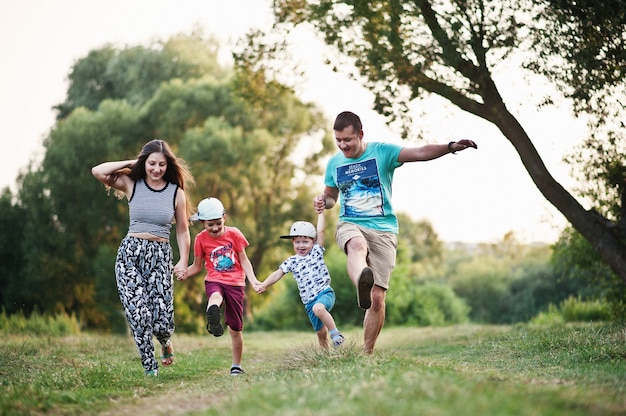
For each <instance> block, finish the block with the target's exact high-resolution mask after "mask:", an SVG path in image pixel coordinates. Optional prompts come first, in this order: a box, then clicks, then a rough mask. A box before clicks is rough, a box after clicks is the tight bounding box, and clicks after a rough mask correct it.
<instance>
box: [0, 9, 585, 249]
mask: <svg viewBox="0 0 626 416" xmlns="http://www.w3.org/2000/svg"><path fill="white" fill-rule="evenodd" d="M270 23H271V14H270V9H269V3H268V2H265V1H262V0H229V1H219V2H218V1H214V0H176V1H173V0H132V1H128V0H109V1H106V2H101V1H86V0H21V1H19V2H18V1H10V0H0V56H1V57H2V66H0V91H2V93H1V95H0V126H1V127H2V134H3V137H2V144H3V151H2V152H0V162H1V163H2V166H3V168H4V169H3V170H4V174H3V175H2V177H1V179H0V187H6V186H11V187H12V188H14V184H15V179H16V177H17V175H18V172H19V171H20V170H21V169H23V168H25V167H26V166H27V164H28V163H29V161H30V160H38V159H39V158H40V157H41V152H42V141H43V139H44V137H45V136H46V135H47V133H48V132H49V131H50V128H51V127H52V126H53V125H54V117H55V113H54V112H53V111H52V106H54V105H56V104H59V103H61V102H63V100H64V98H65V92H66V90H67V75H68V74H69V72H70V70H71V66H72V65H73V64H74V63H75V62H76V61H77V60H78V59H80V58H82V57H84V56H85V55H86V54H87V53H88V52H89V51H90V50H92V49H95V48H98V47H101V46H103V45H104V44H105V43H112V44H114V45H116V46H119V47H123V46H126V45H137V44H146V43H148V42H149V41H150V40H152V39H155V38H159V39H166V38H167V37H169V36H171V35H173V34H175V33H180V32H186V33H189V32H190V31H191V30H193V29H194V28H195V27H201V28H203V29H204V31H205V33H206V34H210V35H214V36H216V37H218V38H220V39H221V41H222V42H223V47H224V48H225V49H226V50H225V52H227V51H228V49H227V47H228V45H229V44H230V43H231V42H232V41H234V40H235V39H236V38H237V37H238V36H241V35H243V34H244V33H245V32H246V31H247V30H248V29H249V28H250V27H253V26H254V27H260V28H268V27H269V24H270ZM294 42H297V43H298V49H299V50H301V51H306V55H305V56H303V57H302V59H303V60H304V61H305V62H306V63H307V67H306V68H305V69H306V76H307V81H306V83H305V84H304V85H303V86H302V88H301V91H300V95H301V99H303V100H304V101H309V102H315V103H317V104H318V105H319V106H320V107H321V108H322V109H323V110H324V112H325V114H326V116H327V117H328V119H329V127H328V128H329V130H330V129H331V128H332V120H333V119H334V117H335V116H336V115H337V114H338V113H339V112H341V111H344V110H351V111H354V112H355V113H357V114H359V115H360V116H361V119H362V121H363V125H364V126H363V129H364V132H365V139H366V140H369V141H374V140H382V141H394V142H400V141H399V138H398V134H396V133H395V132H393V131H391V130H389V129H388V128H387V127H386V126H385V122H384V119H383V118H382V117H380V116H378V115H376V114H375V113H374V112H373V111H372V110H371V106H372V101H373V97H372V95H371V94H370V93H369V92H368V91H366V90H364V89H363V88H361V87H360V86H359V85H357V84H355V83H354V82H351V81H348V80H346V79H344V78H343V77H342V76H340V75H337V74H334V73H332V72H331V71H330V70H328V69H327V68H325V67H323V65H322V64H321V62H322V61H323V56H322V48H321V46H320V45H319V43H316V42H314V41H313V40H312V37H311V36H310V35H307V34H306V33H304V34H301V35H299V37H298V38H296V39H295V40H294ZM303 44H306V47H302V45H303ZM509 76H510V75H509V71H507V73H506V74H501V75H500V76H499V78H498V79H500V78H502V79H503V80H504V81H506V82H502V83H501V84H499V87H500V89H501V92H502V94H503V96H504V97H505V101H506V102H507V106H508V108H509V109H510V110H511V111H512V112H513V113H514V114H515V115H516V116H517V117H518V120H519V121H520V122H521V124H522V126H524V128H525V129H526V131H527V132H528V134H529V135H530V137H531V139H532V140H533V142H534V143H535V146H536V147H537V149H538V150H539V153H540V154H541V156H542V157H543V158H544V162H545V164H546V166H547V167H548V169H549V170H550V171H551V173H552V175H554V176H555V177H556V178H557V180H558V181H560V182H561V184H562V185H563V186H565V187H566V189H571V187H572V186H573V180H572V179H571V178H570V176H569V168H568V167H567V166H565V165H564V164H562V162H561V159H562V157H563V155H564V154H565V152H566V151H569V150H570V149H571V146H572V144H574V143H577V142H579V141H580V139H581V138H582V137H583V135H584V130H585V126H584V123H582V122H581V121H577V120H575V119H573V118H572V117H571V116H570V115H569V113H568V111H567V110H565V109H561V110H557V109H554V108H548V109H542V110H541V111H538V110H537V109H536V108H535V105H534V103H536V102H538V101H539V99H540V96H541V91H540V89H541V88H537V86H536V85H535V84H533V85H532V86H528V85H527V84H524V82H523V80H522V79H520V78H519V77H512V79H508V78H506V77H509ZM531 87H532V88H531ZM529 91H535V92H536V94H529V93H528V92H529ZM416 106H417V107H419V108H420V109H421V110H422V111H424V110H425V111H426V114H425V115H424V116H420V117H419V118H417V119H416V120H415V122H416V123H420V125H423V126H426V130H427V131H428V132H429V133H428V135H427V137H426V140H425V141H410V142H404V144H405V145H413V144H415V145H420V144H425V143H447V142H448V141H451V140H459V139H461V138H468V139H472V140H474V141H476V142H477V143H478V146H479V148H478V150H477V151H475V150H473V149H468V150H466V151H464V152H461V153H459V154H458V155H448V156H444V157H442V158H440V159H438V160H435V161H430V162H422V163H412V164H406V165H405V166H403V167H401V168H400V169H398V170H397V171H396V180H395V186H394V204H395V207H396V210H397V211H402V212H406V213H408V214H410V215H411V216H412V217H413V218H414V219H416V220H421V219H426V220H429V221H430V222H431V223H432V224H433V226H434V228H435V231H436V232H437V233H438V235H439V238H440V239H441V240H443V241H449V242H451V241H463V242H489V243H496V242H498V241H500V240H501V239H502V237H503V236H504V235H505V234H506V233H507V232H510V231H513V232H514V233H515V235H516V237H517V238H518V239H519V240H520V241H523V242H533V241H543V242H553V241H555V240H556V238H558V235H559V232H560V230H561V229H562V227H563V226H564V224H565V220H564V218H563V216H562V215H561V214H560V213H559V212H558V211H556V209H554V208H553V207H552V206H551V205H550V204H549V203H548V202H547V201H546V200H545V198H543V196H542V195H541V194H540V193H539V191H538V189H537V188H536V187H535V185H534V183H533V182H532V180H531V179H530V176H529V175H528V174H527V172H526V171H525V170H524V168H523V166H522V163H521V161H520V159H519V156H518V155H517V153H516V152H515V151H514V149H513V147H512V146H511V145H510V144H509V142H508V141H507V140H506V139H505V138H504V137H503V136H502V135H501V134H500V132H499V131H497V130H496V129H495V127H493V126H492V125H490V124H488V123H487V122H484V121H482V120H480V119H478V118H476V117H474V116H471V115H468V114H465V113H462V112H461V111H460V110H456V109H455V108H454V107H452V106H450V105H446V104H445V103H444V102H443V101H442V100H441V99H437V98H435V99H431V100H428V101H426V102H421V103H417V104H416ZM164 139H166V140H167V138H164ZM86 174H88V172H87V173H86ZM322 188H323V186H322V183H320V190H321V189H322Z"/></svg>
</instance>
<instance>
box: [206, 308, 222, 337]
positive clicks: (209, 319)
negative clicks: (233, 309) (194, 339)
mask: <svg viewBox="0 0 626 416" xmlns="http://www.w3.org/2000/svg"><path fill="white" fill-rule="evenodd" d="M206 329H207V331H209V334H213V336H214V337H221V336H222V335H224V327H222V310H221V309H220V307H219V306H217V305H211V306H210V307H209V309H207V311H206Z"/></svg>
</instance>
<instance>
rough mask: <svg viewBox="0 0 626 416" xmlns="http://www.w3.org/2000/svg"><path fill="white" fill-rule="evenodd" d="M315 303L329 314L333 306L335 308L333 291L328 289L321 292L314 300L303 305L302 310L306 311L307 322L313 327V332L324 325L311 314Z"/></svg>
mask: <svg viewBox="0 0 626 416" xmlns="http://www.w3.org/2000/svg"><path fill="white" fill-rule="evenodd" d="M316 303H321V304H322V305H324V307H325V308H326V310H327V311H328V312H330V311H331V310H332V309H333V306H335V291H334V290H333V289H332V288H331V287H329V288H328V289H325V290H323V291H321V292H320V293H319V294H318V295H317V296H316V297H315V299H313V300H312V301H310V302H309V303H307V304H306V305H304V310H306V314H307V315H309V320H310V321H311V325H313V329H315V332H317V331H319V330H320V329H322V327H323V326H324V323H323V322H322V321H321V320H320V318H318V317H317V316H315V314H314V313H313V306H315V304H316Z"/></svg>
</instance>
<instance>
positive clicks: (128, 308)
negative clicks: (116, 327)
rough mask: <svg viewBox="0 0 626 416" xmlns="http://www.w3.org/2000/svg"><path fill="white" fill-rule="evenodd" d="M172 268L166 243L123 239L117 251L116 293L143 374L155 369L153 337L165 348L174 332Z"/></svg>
mask: <svg viewBox="0 0 626 416" xmlns="http://www.w3.org/2000/svg"><path fill="white" fill-rule="evenodd" d="M173 268H174V265H173V260H172V247H171V246H170V244H169V242H159V241H150V240H144V239H141V238H136V237H131V236H126V237H125V238H124V240H122V243H121V244H120V247H119V249H118V251H117V259H116V261H115V277H116V280H117V291H118V293H119V295H120V301H121V302H122V306H123V307H124V312H125V313H126V319H127V320H128V324H129V326H130V331H131V333H132V335H133V338H134V339H135V343H136V344H137V349H138V350H139V356H140V357H141V364H142V365H143V368H144V369H145V371H146V372H148V371H151V370H156V369H157V368H158V366H159V365H158V362H157V360H156V358H155V355H154V343H153V341H152V336H153V334H154V336H156V338H157V340H158V341H159V343H160V344H161V345H162V346H165V345H166V344H167V342H168V341H169V339H170V337H171V336H172V334H173V333H174V280H173V277H172V270H173Z"/></svg>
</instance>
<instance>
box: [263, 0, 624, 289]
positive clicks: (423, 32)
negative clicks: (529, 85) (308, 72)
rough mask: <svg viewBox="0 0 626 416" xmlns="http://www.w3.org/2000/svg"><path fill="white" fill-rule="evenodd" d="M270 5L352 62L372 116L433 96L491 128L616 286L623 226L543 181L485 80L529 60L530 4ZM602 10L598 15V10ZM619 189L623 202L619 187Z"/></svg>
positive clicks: (390, 0) (507, 0) (533, 14)
mask: <svg viewBox="0 0 626 416" xmlns="http://www.w3.org/2000/svg"><path fill="white" fill-rule="evenodd" d="M273 4H274V13H275V17H276V26H275V28H276V29H275V30H278V31H280V30H285V31H288V30H291V29H292V28H293V27H294V26H298V25H304V24H306V25H310V26H312V27H314V29H315V30H317V32H318V33H320V34H321V36H323V38H324V40H325V42H326V43H327V44H329V45H332V46H333V47H334V48H335V50H336V51H338V52H339V54H340V56H342V57H343V58H344V59H345V61H344V62H345V63H346V64H352V66H351V67H354V68H355V72H356V73H355V74H354V75H355V76H358V77H359V79H361V80H363V83H364V84H365V85H366V86H367V87H368V88H370V89H371V90H372V91H373V93H374V94H375V97H376V102H375V109H376V110H377V111H378V112H380V113H381V114H384V115H386V116H388V117H389V118H390V119H392V120H393V119H402V118H404V117H406V115H407V114H408V106H407V103H408V102H410V101H411V100H415V99H419V98H420V97H422V96H423V95H424V94H435V95H439V96H441V97H443V98H445V99H446V100H448V101H449V102H451V103H452V104H454V105H456V106H457V107H459V108H460V109H462V110H464V111H466V112H468V113H471V114H473V115H475V116H477V117H480V118H482V119H485V120H487V121H489V122H491V123H493V124H494V125H495V126H496V127H497V128H498V129H499V130H500V131H501V132H502V134H503V136H504V137H505V138H506V139H507V140H508V141H509V142H510V143H511V144H512V145H513V147H514V148H515V149H516V151H517V153H518V154H519V156H520V159H521V161H522V163H523V165H524V167H525V168H526V170H527V172H528V174H529V175H530V178H531V179H532V180H533V182H534V183H535V185H536V186H537V188H538V189H539V190H540V192H541V193H542V194H543V195H544V197H545V198H546V199H547V200H548V201H549V202H550V203H551V204H552V205H554V206H555V207H556V208H557V209H558V210H559V211H560V212H561V213H562V214H563V215H564V216H565V217H566V218H567V219H568V220H569V222H570V223H571V224H572V226H573V227H574V228H575V229H576V230H578V231H579V232H580V234H581V235H582V236H584V238H585V239H587V240H588V241H589V243H590V244H591V246H592V247H593V248H594V249H595V250H597V252H598V253H599V255H600V256H601V258H602V259H603V260H604V261H605V262H606V263H607V264H608V265H610V267H611V268H612V269H613V271H614V272H615V273H616V274H617V275H618V276H619V277H620V279H621V280H622V282H624V283H626V243H625V241H626V240H625V236H626V222H625V221H624V220H623V218H618V219H612V218H607V217H606V216H603V215H601V214H599V213H598V212H597V211H595V210H588V209H586V208H585V207H584V206H583V205H582V203H581V202H580V201H578V200H577V199H576V198H575V197H574V196H573V195H572V194H570V193H569V192H568V191H567V190H566V189H565V188H564V187H563V186H562V185H561V184H560V183H559V182H558V181H557V180H556V179H555V178H554V177H553V176H552V174H551V173H550V172H549V171H548V169H547V168H546V166H545V164H544V162H543V160H542V159H541V157H540V156H539V154H538V152H537V149H536V148H535V146H534V145H533V142H532V141H531V139H530V137H529V136H528V133H527V132H526V130H525V129H524V127H523V126H522V125H521V124H520V122H519V120H517V118H516V117H515V116H514V115H513V114H512V113H511V112H510V111H509V109H508V108H507V106H506V104H505V102H504V100H503V98H502V96H501V94H500V91H499V89H498V86H497V84H496V82H495V80H494V77H493V76H492V73H493V71H494V70H495V69H496V68H497V67H498V65H499V64H501V63H502V62H505V61H506V59H507V58H508V57H509V56H510V55H511V54H512V53H520V54H523V53H527V54H529V56H535V51H534V50H533V49H532V48H533V46H535V45H533V43H532V42H531V40H532V37H531V36H529V34H531V33H533V32H534V31H535V30H540V29H541V28H542V27H543V23H545V22H544V21H534V20H533V19H535V18H538V17H540V15H539V14H538V10H537V8H536V7H535V4H533V3H532V2H530V1H517V0H498V1H485V0H414V1H411V2H405V1H400V0H372V1H352V0H348V1H337V0H317V1H310V2H308V1H299V2H290V1H281V0H276V1H274V3H273ZM610 12H611V11H610V9H608V8H606V9H604V11H602V12H601V13H604V14H606V13H610ZM612 34H613V38H603V40H604V44H607V43H610V42H611V41H613V40H614V37H615V36H623V33H619V34H616V33H615V32H612ZM274 38H275V37H274ZM257 43H261V45H260V47H259V48H258V51H259V52H262V53H267V52H268V50H269V48H266V47H265V46H264V45H262V43H263V41H260V42H257ZM622 50H623V49H622ZM546 53H547V54H550V53H552V52H550V51H547V52H546ZM338 66H339V65H338ZM340 67H341V68H345V67H350V66H348V65H341V66H340ZM614 81H615V82H618V81H619V82H621V78H617V79H616V80H614ZM612 82H613V81H612ZM620 192H622V195H623V192H624V190H623V189H621V190H620ZM619 201H621V202H623V201H624V199H623V197H621V198H620V199H619Z"/></svg>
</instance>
